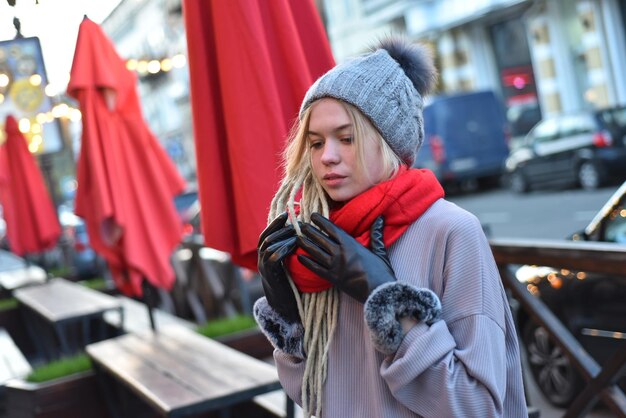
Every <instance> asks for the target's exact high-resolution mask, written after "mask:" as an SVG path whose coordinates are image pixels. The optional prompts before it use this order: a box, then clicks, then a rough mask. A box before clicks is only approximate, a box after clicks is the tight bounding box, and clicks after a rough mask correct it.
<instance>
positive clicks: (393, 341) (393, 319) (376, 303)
mask: <svg viewBox="0 0 626 418" xmlns="http://www.w3.org/2000/svg"><path fill="white" fill-rule="evenodd" d="M364 311H365V322H366V323H367V326H368V327H369V329H370V334H371V336H372V342H373V343H374V346H375V347H376V349H377V350H378V351H380V352H381V353H383V354H385V355H389V354H393V353H395V352H396V351H397V350H398V347H399V346H400V343H401V342H402V339H403V338H404V335H403V333H402V326H401V325H400V321H399V319H400V318H404V317H412V318H415V319H417V320H418V321H424V322H425V323H426V324H428V325H431V324H432V323H433V322H435V321H437V320H438V319H439V317H440V316H441V302H440V301H439V298H438V297H437V295H436V294H435V293H434V292H433V291H432V290H430V289H420V288H417V287H415V286H411V285H409V284H406V283H400V282H390V283H385V284H384V285H381V286H379V287H377V288H376V289H374V291H373V292H372V294H371V295H370V296H369V297H368V298H367V301H365V306H364Z"/></svg>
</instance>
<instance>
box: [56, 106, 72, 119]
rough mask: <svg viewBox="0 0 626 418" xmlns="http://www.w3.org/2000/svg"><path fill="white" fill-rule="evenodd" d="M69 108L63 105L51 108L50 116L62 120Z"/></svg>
mask: <svg viewBox="0 0 626 418" xmlns="http://www.w3.org/2000/svg"><path fill="white" fill-rule="evenodd" d="M68 110H69V106H68V105H67V104H65V103H61V104H58V105H56V106H54V107H53V108H52V116H54V117H55V118H62V117H64V116H66V115H67V112H68Z"/></svg>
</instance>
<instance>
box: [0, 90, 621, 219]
mask: <svg viewBox="0 0 626 418" xmlns="http://www.w3.org/2000/svg"><path fill="white" fill-rule="evenodd" d="M0 103H1V102H0ZM619 216H621V217H622V218H626V209H622V210H620V211H619Z"/></svg>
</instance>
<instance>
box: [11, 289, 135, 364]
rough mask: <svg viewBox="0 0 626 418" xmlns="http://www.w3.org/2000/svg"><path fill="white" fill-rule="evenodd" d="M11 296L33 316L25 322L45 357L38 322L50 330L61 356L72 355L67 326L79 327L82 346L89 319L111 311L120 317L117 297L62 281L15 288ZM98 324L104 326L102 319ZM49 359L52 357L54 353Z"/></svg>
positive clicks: (87, 333)
mask: <svg viewBox="0 0 626 418" xmlns="http://www.w3.org/2000/svg"><path fill="white" fill-rule="evenodd" d="M14 297H15V298H16V299H17V300H18V302H19V303H20V305H21V306H23V307H24V308H26V311H27V315H29V314H34V317H33V315H31V319H32V320H27V321H26V322H27V326H28V327H29V332H30V333H31V336H32V337H33V339H34V341H35V343H36V344H37V342H38V341H39V345H40V347H39V348H40V349H41V350H42V351H46V352H47V353H48V354H50V351H51V350H49V347H43V348H42V347H41V335H42V333H43V334H45V332H44V331H45V330H43V329H41V326H40V324H39V322H40V321H37V320H38V319H43V321H44V323H48V324H50V325H51V326H52V327H53V329H54V332H55V334H56V337H57V338H58V341H59V344H60V347H61V354H65V355H68V354H71V350H70V346H69V342H68V340H69V339H68V335H67V329H68V326H69V325H71V324H76V323H78V324H80V325H81V327H82V336H83V346H84V345H86V344H87V342H88V335H89V331H90V329H89V328H90V321H91V320H92V319H102V317H103V315H104V313H105V312H108V311H111V310H118V311H119V312H120V315H121V316H122V318H123V310H122V305H121V303H120V302H119V300H117V299H116V298H114V297H112V296H109V295H107V294H104V293H102V292H98V291H96V290H93V289H89V288H87V287H85V286H82V285H79V284H76V283H74V282H70V281H68V280H65V279H62V278H55V279H52V280H50V281H49V282H47V283H45V284H43V285H39V286H31V287H27V288H22V289H17V290H16V291H15V292H14ZM100 322H101V324H102V326H104V320H101V321H100ZM44 345H45V346H48V344H44ZM81 348H82V347H81ZM49 357H54V353H53V354H52V355H49Z"/></svg>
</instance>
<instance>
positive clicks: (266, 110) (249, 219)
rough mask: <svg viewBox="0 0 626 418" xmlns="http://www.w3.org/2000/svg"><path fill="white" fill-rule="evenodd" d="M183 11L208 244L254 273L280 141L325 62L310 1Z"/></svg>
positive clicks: (242, 0) (210, 4)
mask: <svg viewBox="0 0 626 418" xmlns="http://www.w3.org/2000/svg"><path fill="white" fill-rule="evenodd" d="M183 12H184V15H185V23H186V34H187V47H188V54H189V71H190V78H191V101H192V110H193V123H194V136H195V143H196V155H197V161H198V164H197V165H198V181H199V187H200V189H199V194H200V202H201V206H202V212H201V217H202V218H201V220H202V227H203V232H204V237H205V243H206V245H207V246H209V247H212V248H216V249H219V250H222V251H226V252H228V253H230V254H231V255H232V258H233V261H235V262H236V263H238V264H240V265H243V266H246V267H249V268H256V245H257V241H258V237H259V234H260V233H261V231H262V230H263V228H264V227H265V226H266V223H267V222H266V221H267V213H268V210H269V205H270V201H271V198H272V196H273V195H274V193H275V191H276V189H277V188H278V182H279V180H280V176H281V163H280V156H281V152H282V150H283V147H284V143H285V138H286V135H287V133H288V131H289V128H290V127H291V125H292V123H293V121H294V120H295V118H296V117H297V114H298V109H299V106H300V103H301V101H302V98H303V97H304V94H305V92H306V90H307V89H308V87H309V86H310V85H311V84H312V83H313V81H315V79H317V77H319V76H320V75H322V74H323V73H324V72H325V71H327V70H328V69H330V68H331V67H332V66H333V65H334V61H333V57H332V53H331V51H330V47H329V44H328V40H327V39H326V35H325V33H324V28H323V26H322V23H321V21H320V18H319V16H318V15H317V11H316V9H315V6H314V4H313V1H311V0H272V1H267V0H229V1H203V0H185V1H184V3H183Z"/></svg>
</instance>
